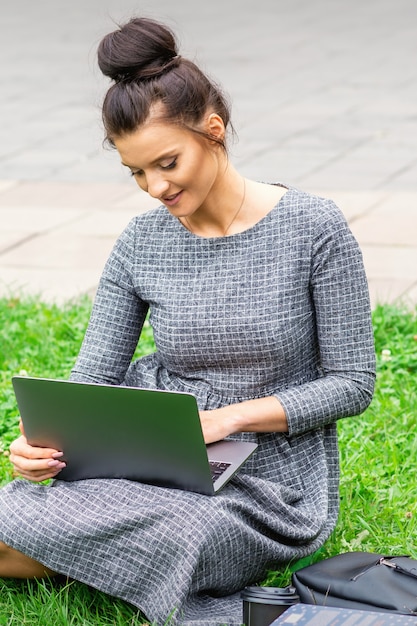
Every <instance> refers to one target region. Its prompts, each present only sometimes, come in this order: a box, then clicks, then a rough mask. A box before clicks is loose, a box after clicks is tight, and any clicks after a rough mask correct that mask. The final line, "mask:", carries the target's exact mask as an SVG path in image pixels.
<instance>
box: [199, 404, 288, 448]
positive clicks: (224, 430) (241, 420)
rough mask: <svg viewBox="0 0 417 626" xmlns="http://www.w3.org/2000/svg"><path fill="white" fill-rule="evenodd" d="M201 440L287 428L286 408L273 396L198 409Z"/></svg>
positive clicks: (211, 440) (285, 429)
mask: <svg viewBox="0 0 417 626" xmlns="http://www.w3.org/2000/svg"><path fill="white" fill-rule="evenodd" d="M200 420H201V427H202V429H203V435H204V441H205V442H206V443H213V442H214V441H220V440H221V439H224V438H225V437H228V436H229V435H232V434H234V433H240V432H244V431H246V432H255V433H267V432H288V423H287V417H286V415H285V411H284V409H283V407H282V405H281V403H280V402H279V400H278V399H277V398H276V397H275V396H268V397H266V398H257V399H254V400H246V401H244V402H239V403H237V404H229V405H228V406H224V407H222V408H220V409H214V410H213V411H200Z"/></svg>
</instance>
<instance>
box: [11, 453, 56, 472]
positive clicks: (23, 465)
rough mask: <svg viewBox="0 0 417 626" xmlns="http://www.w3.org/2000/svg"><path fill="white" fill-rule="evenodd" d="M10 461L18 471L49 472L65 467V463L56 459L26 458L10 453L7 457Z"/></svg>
mask: <svg viewBox="0 0 417 626" xmlns="http://www.w3.org/2000/svg"><path fill="white" fill-rule="evenodd" d="M9 459H10V461H11V463H12V464H13V465H14V466H15V468H16V469H17V471H18V472H20V473H22V472H32V473H33V472H45V471H47V472H50V471H55V470H57V469H58V470H61V469H63V468H64V467H65V463H63V462H62V461H59V460H58V459H51V458H49V459H28V458H27V457H24V456H20V455H18V454H10V457H9Z"/></svg>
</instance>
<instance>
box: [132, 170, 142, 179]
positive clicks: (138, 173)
mask: <svg viewBox="0 0 417 626" xmlns="http://www.w3.org/2000/svg"><path fill="white" fill-rule="evenodd" d="M130 176H133V178H135V177H136V176H143V170H130Z"/></svg>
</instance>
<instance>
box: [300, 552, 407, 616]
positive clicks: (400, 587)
mask: <svg viewBox="0 0 417 626" xmlns="http://www.w3.org/2000/svg"><path fill="white" fill-rule="evenodd" d="M292 581H293V585H294V587H295V588H296V590H297V593H298V595H299V596H300V600H301V602H304V603H305V604H317V605H320V606H333V607H340V608H349V609H361V610H363V611H366V610H369V611H382V612H384V613H401V614H406V615H417V561H416V560H414V559H411V558H410V557H408V556H382V555H380V554H372V553H370V552H346V553H344V554H339V555H338V556H334V557H331V558H329V559H324V560H323V561H320V562H319V563H314V565H309V566H308V567H304V568H302V569H300V570H298V571H297V572H295V573H294V574H293V576H292Z"/></svg>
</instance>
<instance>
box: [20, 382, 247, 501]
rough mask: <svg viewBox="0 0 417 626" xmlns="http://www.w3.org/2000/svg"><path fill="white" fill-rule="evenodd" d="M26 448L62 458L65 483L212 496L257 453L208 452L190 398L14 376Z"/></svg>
mask: <svg viewBox="0 0 417 626" xmlns="http://www.w3.org/2000/svg"><path fill="white" fill-rule="evenodd" d="M12 382H13V388H14V392H15V395H16V400H17V404H18V407H19V411H20V416H21V418H22V422H23V426H24V430H25V434H26V437H27V440H28V442H29V443H30V444H31V445H33V446H40V447H50V448H55V449H56V450H60V451H62V452H63V453H64V460H65V462H66V463H67V466H66V467H65V468H64V469H63V470H61V472H60V473H59V474H58V477H59V479H60V480H67V481H73V480H83V479H87V478H126V479H129V480H135V481H139V482H144V483H150V484H154V485H159V486H163V487H172V488H178V489H185V490H189V491H196V492H198V493H202V494H206V495H214V494H215V493H218V491H219V490H220V489H221V488H222V487H224V485H225V484H226V483H227V482H228V481H229V480H230V479H231V478H232V476H233V475H234V474H235V473H236V471H237V470H238V469H239V467H240V466H241V465H242V464H243V463H244V462H245V461H246V459H247V458H248V457H249V456H250V455H251V454H252V453H253V452H254V450H255V449H256V448H257V444H256V443H252V442H246V441H233V440H229V439H224V440H222V441H219V442H216V443H212V444H209V445H207V446H206V444H205V443H204V439H203V433H202V429H201V423H200V417H199V413H198V408H197V401H196V399H195V397H194V396H193V395H192V394H189V393H177V392H171V391H154V390H149V389H139V388H136V387H125V386H113V385H105V384H94V383H78V382H72V381H68V380H52V379H47V378H33V377H28V376H14V377H13V378H12Z"/></svg>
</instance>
